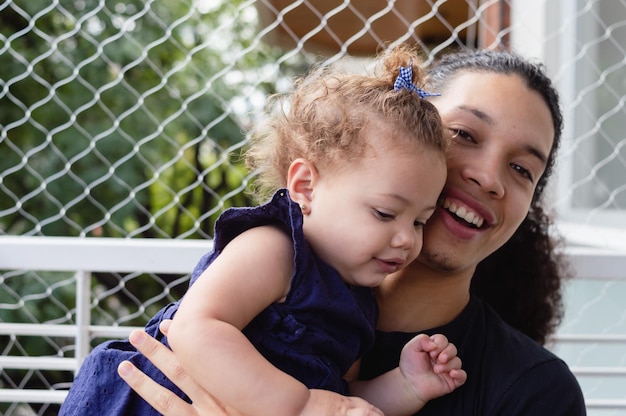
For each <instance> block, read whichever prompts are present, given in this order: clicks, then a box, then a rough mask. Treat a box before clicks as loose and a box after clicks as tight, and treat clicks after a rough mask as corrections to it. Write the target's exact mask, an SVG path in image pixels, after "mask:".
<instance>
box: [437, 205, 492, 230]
mask: <svg viewBox="0 0 626 416" xmlns="http://www.w3.org/2000/svg"><path fill="white" fill-rule="evenodd" d="M441 206H442V207H443V208H444V209H445V210H447V211H448V212H450V213H451V214H453V215H454V217H456V218H457V220H462V221H463V222H465V223H466V224H467V225H468V226H470V227H472V228H480V227H482V226H483V224H484V223H485V219H484V218H483V217H481V216H480V215H479V214H478V213H477V212H475V211H472V210H471V209H469V208H468V207H466V206H458V205H457V204H456V203H455V202H452V201H450V200H449V199H448V198H444V200H443V203H442V204H441Z"/></svg>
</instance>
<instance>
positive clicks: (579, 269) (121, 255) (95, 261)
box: [0, 236, 626, 409]
mask: <svg viewBox="0 0 626 416" xmlns="http://www.w3.org/2000/svg"><path fill="white" fill-rule="evenodd" d="M210 247H211V242H210V241H206V240H167V239H151V240H147V239H114V238H109V239H106V238H78V237H76V238H75V237H24V236H1V237H0V270H39V271H71V272H74V273H75V275H74V276H75V279H76V287H77V293H76V305H77V314H76V315H77V316H76V322H77V324H76V325H49V324H26V323H4V322H0V335H12V336H19V335H22V336H29V335H32V336H64V337H70V338H74V339H75V344H76V356H75V357H74V358H62V357H15V356H0V369H2V368H12V369H62V370H68V371H76V370H77V369H78V367H79V366H80V363H81V362H82V360H83V358H84V357H85V355H86V354H87V353H88V352H89V348H90V347H89V340H90V338H91V337H93V336H99V337H107V338H123V337H126V336H127V335H128V333H129V332H130V330H131V329H132V328H131V327H113V326H110V327H109V326H96V325H91V322H90V298H91V293H90V284H89V280H90V278H91V272H97V271H101V272H134V271H141V272H146V273H150V272H151V273H180V274H186V273H189V272H190V271H191V268H192V267H193V265H195V263H196V262H197V260H198V259H199V258H200V257H201V256H202V255H203V254H204V253H206V252H207V251H208V250H209V249H210ZM567 253H568V255H569V256H570V258H571V261H572V264H573V268H574V270H575V271H576V274H577V275H576V277H577V278H584V279H602V280H615V279H621V280H626V253H625V252H621V251H615V250H607V249H598V248H591V247H579V246H576V247H574V246H572V247H568V248H567ZM556 343H557V344H558V343H619V344H624V345H626V335H607V334H565V333H560V334H558V335H557V337H556ZM572 371H573V372H574V374H576V375H577V376H585V375H597V376H603V377H612V376H622V377H626V367H622V366H615V367H586V366H580V367H576V366H573V367H572ZM65 395H66V392H64V391H52V390H15V389H0V402H26V403H61V402H62V401H63V399H64V398H65ZM587 406H588V407H589V408H596V409H626V400H620V399H617V400H614V399H606V400H603V399H593V400H588V401H587Z"/></svg>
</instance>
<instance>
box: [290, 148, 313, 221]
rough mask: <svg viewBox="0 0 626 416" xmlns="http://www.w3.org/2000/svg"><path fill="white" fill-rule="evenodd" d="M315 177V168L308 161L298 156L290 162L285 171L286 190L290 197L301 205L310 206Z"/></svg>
mask: <svg viewBox="0 0 626 416" xmlns="http://www.w3.org/2000/svg"><path fill="white" fill-rule="evenodd" d="M317 179H318V173H317V169H315V166H314V165H313V164H312V163H311V162H310V161H308V160H306V159H303V158H298V159H296V160H294V161H293V162H291V165H289V170H288V171H287V190H288V191H289V196H290V197H291V199H292V200H293V201H294V202H296V203H298V204H300V206H301V207H306V206H309V207H310V203H311V200H312V197H313V189H314V187H315V184H316V183H317ZM307 204H308V205H307ZM303 211H304V209H303Z"/></svg>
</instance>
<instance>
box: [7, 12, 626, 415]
mask: <svg viewBox="0 0 626 416" xmlns="http://www.w3.org/2000/svg"><path fill="white" fill-rule="evenodd" d="M400 41H407V42H413V43H415V44H417V45H419V46H420V47H421V49H422V50H423V52H424V55H425V57H426V61H427V62H426V63H428V62H430V61H432V60H433V59H434V58H435V57H436V56H438V55H440V54H442V53H445V52H446V51H449V50H453V49H457V48H466V47H470V48H474V47H486V48H514V49H516V50H519V51H520V52H522V53H523V54H525V55H527V56H529V57H533V58H537V59H539V60H542V61H543V62H545V63H546V65H547V68H548V72H549V73H550V74H551V76H552V77H553V78H554V80H555V82H556V83H557V85H558V86H559V90H560V92H561V96H562V99H563V106H564V110H565V116H566V126H567V127H566V131H565V137H564V146H563V150H562V154H561V158H560V160H559V171H558V175H557V176H558V177H557V179H558V180H557V181H555V183H554V184H553V190H552V198H553V207H554V209H555V210H556V212H557V213H558V214H559V216H560V218H561V219H562V220H563V221H564V222H567V223H572V224H578V225H581V224H582V225H584V226H586V227H593V228H592V229H593V230H597V229H598V227H600V228H603V227H604V228H607V227H611V228H613V229H615V228H618V229H620V228H621V229H622V230H623V229H626V214H625V209H626V180H625V178H626V150H625V145H626V139H625V137H624V131H625V129H624V97H625V96H626V84H625V83H624V78H625V77H624V74H625V72H624V66H625V64H626V61H625V59H624V56H626V51H624V46H623V45H626V2H624V1H623V0H620V1H609V0H571V1H568V0H561V1H556V2H553V1H548V0H528V1H521V0H517V1H516V0H509V1H502V0H419V1H417V0H396V1H393V0H370V1H349V0H345V1H341V0H228V1H227V0H197V1H191V0H176V1H174V0H160V1H151V0H126V1H124V2H122V1H115V0H71V1H70V0H56V1H54V0H33V1H31V0H29V1H27V0H4V1H2V0H0V235H20V236H73V237H119V238H129V239H139V238H150V239H152V238H162V239H199V240H210V238H211V236H212V227H213V222H214V221H215V219H216V218H217V216H218V215H219V214H220V213H221V212H222V211H223V210H224V209H225V208H228V207H230V206H239V205H246V204H250V203H252V201H251V200H250V198H249V196H248V194H247V193H246V191H245V190H246V188H247V186H248V182H249V180H250V174H249V173H248V172H247V171H246V169H245V168H244V166H243V164H242V162H241V158H240V156H241V155H240V151H241V148H242V147H243V146H245V144H246V140H247V136H246V132H247V131H248V130H249V129H250V126H251V125H252V124H253V123H254V122H255V121H256V117H257V114H258V112H259V109H261V108H262V106H263V104H264V101H265V97H266V96H267V95H268V94H271V93H275V92H283V91H285V90H288V89H289V88H290V87H291V83H292V81H293V79H294V77H295V76H297V75H298V74H302V73H304V72H306V70H307V69H308V68H310V67H311V65H313V64H314V63H318V62H324V63H326V64H331V63H334V62H337V61H339V60H340V59H345V62H348V63H349V64H351V65H354V66H355V68H360V67H363V66H367V65H368V62H369V61H368V57H371V56H372V55H373V54H374V53H375V52H376V51H377V50H378V49H379V48H380V47H381V46H382V45H385V44H389V43H391V42H400ZM342 62H343V61H342ZM574 228H576V227H574ZM576 230H577V231H576V234H575V235H576V237H577V238H579V239H580V241H582V242H590V241H591V242H594V241H595V244H596V245H598V246H603V247H605V246H607V245H610V244H612V243H611V241H607V240H606V239H604V240H602V241H600V240H599V239H598V237H597V236H598V235H601V234H598V233H596V232H595V231H594V232H592V233H587V232H583V233H582V234H581V233H580V230H578V229H577V228H576ZM613 243H615V242H613ZM622 247H623V242H622ZM192 267H193V264H190V267H189V270H191V268H192ZM187 278H188V276H187V275H186V274H180V273H179V274H175V273H174V274H164V273H143V272H133V273H110V272H97V273H94V274H93V275H92V276H91V283H90V284H91V292H92V294H91V297H90V299H89V303H90V305H91V319H92V323H93V324H94V325H103V326H132V325H139V326H143V324H144V323H145V322H146V320H147V319H148V318H149V317H150V316H151V315H152V314H153V313H154V312H155V311H156V310H158V309H159V308H160V307H162V306H163V305H164V304H166V303H168V302H170V301H172V300H174V299H177V298H178V297H179V296H180V295H181V294H182V293H183V292H184V290H185V289H186V284H187ZM75 285H76V279H75V276H74V274H73V273H64V272H55V271H50V272H42V271H32V270H21V269H20V270H0V325H1V324H2V323H7V322H23V323H43V324H51V325H59V326H61V325H69V324H75V323H76V320H77V316H76V298H75V292H76V287H75ZM612 285H615V287H616V288H617V290H616V291H613V289H612V287H613V286H612ZM620 285H622V283H619V282H617V283H615V282H614V283H608V284H607V283H606V282H601V283H598V282H594V283H593V284H590V285H588V286H587V287H586V289H583V290H582V291H579V290H578V289H572V291H573V293H574V294H573V295H572V298H573V299H575V302H577V303H573V305H574V304H575V305H577V306H576V308H583V309H584V308H591V306H592V305H601V304H602V303H603V302H604V301H602V300H600V301H598V300H597V299H607V298H606V297H603V296H605V294H606V293H607V292H613V293H622V294H626V288H621V289H620V287H621V286H620ZM610 288H611V290H609V289H610ZM585 294H586V295H587V296H589V298H585V297H584V295H585ZM611 302H613V301H610V302H609V303H610V304H611V305H613V303H611ZM580 305H582V306H580ZM620 311H621V312H620ZM598 313H600V312H598ZM610 313H612V314H614V315H613V316H618V317H619V319H618V320H617V322H612V323H611V324H610V325H609V324H607V325H605V328H603V329H601V331H606V332H607V333H610V334H611V333H617V334H624V333H626V316H625V315H626V314H624V312H623V308H622V309H620V308H617V310H614V309H611V311H610ZM572 316H573V317H572V319H571V320H568V321H567V322H566V325H569V326H568V328H569V329H570V330H572V331H581V332H584V331H587V330H588V329H587V327H583V326H577V325H578V323H580V322H581V321H583V320H582V319H579V318H577V315H572ZM597 319H598V321H597V322H593V323H592V324H589V325H592V326H596V327H597V326H602V325H603V324H602V323H601V322H600V321H601V318H600V316H598V318H597ZM100 341H101V339H100V338H94V339H93V340H92V345H95V344H97V343H98V342H100ZM585 348H591V347H589V346H586V347H585ZM622 348H623V347H622ZM75 349H76V346H75V345H74V344H72V343H70V342H69V341H68V340H67V339H66V338H63V337H62V336H60V337H54V336H46V337H43V338H34V337H32V336H14V335H9V334H4V335H3V334H1V333H0V353H1V354H2V355H3V356H20V357H28V356H31V355H33V356H41V355H51V356H57V357H72V356H74V355H75V354H76V351H75ZM588 351H594V350H593V349H591V350H585V351H583V352H580V351H577V352H575V354H577V355H576V357H581V356H584V355H585V354H587V353H588ZM613 354H614V355H616V356H617V357H618V360H619V363H618V365H624V361H625V360H626V355H624V354H623V353H619V352H616V351H614V352H613ZM52 370H54V369H52ZM72 377H73V374H72V372H71V371H40V370H31V369H12V370H2V372H1V373H0V387H2V386H4V387H11V388H25V387H33V386H34V387H41V388H47V389H53V390H54V389H63V388H67V386H68V385H69V383H71V380H72ZM620 382H621V383H622V384H623V383H624V380H623V379H620ZM597 389H598V387H597V384H593V385H592V387H589V390H590V391H594V390H597ZM623 398H624V397H622V399H623ZM57 411H58V405H55V404H53V403H45V404H31V405H25V404H23V403H18V402H16V403H9V404H1V403H0V413H3V414H6V415H22V414H45V415H48V414H50V415H52V414H56V412H57ZM603 414H604V413H603Z"/></svg>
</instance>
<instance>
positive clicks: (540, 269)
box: [428, 50, 571, 344]
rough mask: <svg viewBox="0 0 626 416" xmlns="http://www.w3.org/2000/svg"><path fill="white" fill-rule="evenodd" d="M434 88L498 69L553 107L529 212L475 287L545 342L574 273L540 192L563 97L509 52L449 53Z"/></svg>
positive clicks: (437, 66)
mask: <svg viewBox="0 0 626 416" xmlns="http://www.w3.org/2000/svg"><path fill="white" fill-rule="evenodd" d="M428 72H429V74H428V76H429V81H430V83H431V85H432V86H433V88H434V89H435V90H437V89H441V86H443V85H444V84H445V83H446V82H447V81H449V80H450V79H451V78H453V77H454V76H455V75H458V74H460V73H463V72H483V73H497V74H505V75H511V76H519V77H520V78H522V79H523V80H524V81H525V83H526V85H527V87H528V88H529V89H531V90H533V91H535V92H536V93H538V94H539V95H540V96H541V97H542V98H543V100H544V102H545V103H546V105H547V106H548V108H549V109H550V113H551V116H552V122H553V126H554V142H553V144H552V148H551V149H550V154H549V155H548V162H547V164H546V170H545V172H544V174H543V175H542V177H541V178H540V179H539V182H538V184H537V189H536V190H535V194H534V195H533V200H532V203H531V207H530V209H529V212H528V215H527V216H526V218H525V219H524V221H523V222H522V224H521V225H520V227H519V228H518V229H517V231H516V232H515V234H514V235H513V237H512V238H511V239H510V240H509V241H508V242H507V243H506V244H504V245H503V246H502V247H501V248H500V249H498V250H497V251H496V252H494V253H493V254H491V255H490V256H489V257H487V258H486V259H485V260H483V261H482V262H480V264H479V265H478V267H477V268H476V272H475V274H474V277H473V278H472V291H473V293H475V294H476V295H478V296H479V297H480V298H481V299H483V300H484V301H486V302H487V303H488V304H489V305H491V307H492V308H494V309H495V310H496V312H498V314H499V315H500V316H501V317H502V318H503V319H504V320H505V321H506V322H507V323H508V324H510V325H511V326H513V327H514V328H516V329H518V330H520V331H521V332H523V333H525V334H526V335H528V336H529V337H530V338H532V339H534V340H535V341H537V342H539V343H541V344H546V343H547V342H548V341H549V340H550V336H551V335H552V334H553V333H554V331H555V330H556V328H557V326H558V325H559V324H560V323H561V320H562V317H563V299H562V290H563V287H562V283H563V281H564V280H565V279H566V278H569V277H570V275H571V273H570V269H569V265H568V264H567V262H566V258H565V256H564V255H563V251H562V250H561V248H562V247H561V246H562V245H563V241H562V239H561V238H560V237H558V236H557V234H556V233H555V231H554V223H553V219H552V216H551V215H550V214H549V213H548V212H546V210H545V209H544V207H543V205H544V203H543V201H542V195H543V192H544V189H545V187H546V183H547V180H548V178H549V177H550V175H551V174H552V171H553V167H554V164H555V157H556V153H557V149H558V147H559V145H560V142H561V133H562V130H563V116H562V114H561V109H560V106H559V97H558V94H557V91H556V89H555V88H554V86H553V85H552V82H551V80H550V78H548V76H547V75H546V74H545V72H544V69H543V66H542V65H541V64H537V63H532V62H530V61H529V60H527V59H525V58H523V57H521V56H520V55H518V54H516V53H513V52H508V51H487V50H481V51H460V52H456V53H451V54H447V55H445V56H444V57H443V58H442V59H441V60H439V61H437V62H435V63H434V64H433V65H432V67H431V68H430V69H429V71H428Z"/></svg>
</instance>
